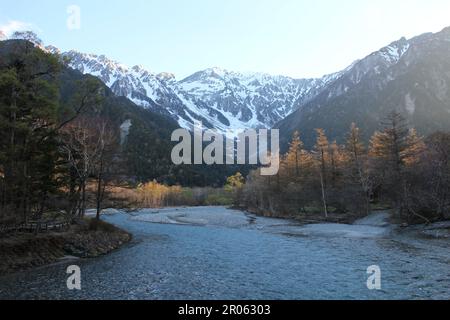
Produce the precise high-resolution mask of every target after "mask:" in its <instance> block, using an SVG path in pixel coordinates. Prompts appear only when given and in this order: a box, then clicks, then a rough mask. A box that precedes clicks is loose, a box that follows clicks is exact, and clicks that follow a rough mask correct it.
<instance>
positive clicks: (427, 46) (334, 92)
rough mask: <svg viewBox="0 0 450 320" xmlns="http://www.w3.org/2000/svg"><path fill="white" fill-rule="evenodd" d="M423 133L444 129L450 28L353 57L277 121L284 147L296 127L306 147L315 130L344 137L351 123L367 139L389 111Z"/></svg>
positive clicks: (449, 113)
mask: <svg viewBox="0 0 450 320" xmlns="http://www.w3.org/2000/svg"><path fill="white" fill-rule="evenodd" d="M393 110H396V111H397V112H400V113H401V114H402V115H403V116H404V117H405V118H406V119H407V120H408V122H409V124H410V125H411V126H413V127H415V128H416V129H418V131H419V132H420V133H421V134H423V135H427V134H430V133H432V132H434V131H437V130H444V131H448V129H449V128H450V28H446V29H444V30H443V31H441V32H439V33H435V34H433V33H427V34H423V35H421V36H418V37H415V38H412V39H410V40H407V39H405V38H402V39H400V40H399V41H396V42H393V43H391V44H390V45H389V46H387V47H385V48H382V49H381V50H379V51H376V52H374V53H372V54H371V55H369V56H367V57H366V58H364V59H362V60H360V61H357V62H356V63H354V64H353V65H352V66H351V67H349V68H348V69H347V70H345V71H344V72H343V73H341V75H340V77H339V78H338V79H336V80H335V81H333V82H331V83H329V84H328V86H327V87H326V88H325V89H323V90H322V91H321V92H320V93H319V94H318V95H316V96H315V97H314V98H313V99H311V100H310V101H308V102H307V103H306V104H304V105H303V106H301V108H298V109H297V111H295V112H294V113H293V114H291V115H289V116H288V117H286V118H285V119H283V120H282V121H280V122H279V123H278V124H277V125H276V126H275V127H277V128H280V130H281V137H282V140H283V141H282V142H283V144H284V146H286V144H287V142H288V141H289V139H290V137H291V136H292V133H293V132H294V131H300V132H301V134H302V136H303V140H304V141H305V144H306V146H308V147H312V146H313V145H314V141H315V133H314V129H315V128H324V129H325V130H326V132H327V134H328V136H329V137H330V138H331V139H333V140H334V139H336V140H338V142H344V141H345V135H346V132H347V131H348V130H349V128H350V125H351V123H352V122H355V123H357V124H358V126H360V127H361V129H362V132H363V134H364V136H365V138H366V140H368V138H369V137H370V136H371V135H372V134H373V132H374V131H376V130H377V129H378V128H379V123H380V122H381V121H382V120H383V118H384V117H385V116H386V115H387V114H388V113H389V112H391V111H393Z"/></svg>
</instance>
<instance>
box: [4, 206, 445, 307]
mask: <svg viewBox="0 0 450 320" xmlns="http://www.w3.org/2000/svg"><path fill="white" fill-rule="evenodd" d="M103 219H105V220H106V221H108V222H111V223H113V224H115V225H117V226H120V227H121V228H124V229H126V230H128V231H129V232H131V233H132V234H133V236H134V239H133V241H132V242H131V243H130V244H127V245H126V246H124V247H123V248H122V249H120V250H117V251H115V252H113V253H111V254H109V255H106V256H103V257H100V258H96V259H86V260H85V259H80V260H74V261H66V262H61V263H58V264H54V265H51V266H46V267H42V268H38V269H34V270H30V271H26V272H20V273H17V274H12V275H7V276H0V298H1V299H183V300H184V299H189V300H190V299H194V300H196V299H226V300H227V299H250V300H253V299H302V300H303V299H377V300H378V299H450V249H449V244H450V242H449V240H443V239H441V240H438V239H426V238H417V237H412V236H411V235H410V234H409V233H402V232H398V231H395V230H393V228H392V227H389V226H387V225H386V224H385V223H383V221H382V220H383V219H381V221H380V219H368V220H367V221H364V220H363V221H360V223H358V224H357V225H332V224H322V225H310V226H300V225H298V224H296V223H295V222H293V221H288V220H278V219H269V218H262V217H256V216H252V215H247V214H245V213H243V212H240V211H234V210H228V209H226V208H222V207H201V208H173V209H164V210H159V211H158V210H142V211H140V212H137V213H133V214H125V213H120V212H117V213H115V214H111V215H107V216H104V218H103ZM73 264H76V265H78V266H80V268H81V286H82V290H81V291H70V290H68V289H67V286H66V280H67V277H68V275H67V274H66V268H67V266H68V265H73ZM372 265H377V266H379V267H380V269H381V290H369V289H368V287H367V279H368V277H369V275H368V274H367V268H368V267H369V266H372Z"/></svg>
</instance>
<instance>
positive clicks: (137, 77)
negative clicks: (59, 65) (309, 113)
mask: <svg viewBox="0 0 450 320" xmlns="http://www.w3.org/2000/svg"><path fill="white" fill-rule="evenodd" d="M62 56H63V57H66V58H68V60H69V61H70V63H69V65H70V66H71V67H72V68H74V69H77V70H79V71H81V72H82V73H85V74H91V75H93V76H96V77H98V78H100V79H101V80H102V81H103V82H105V83H106V84H107V85H108V86H109V87H110V88H111V89H112V91H113V92H114V93H115V94H116V95H119V96H125V97H127V98H129V99H130V100H132V101H133V102H135V103H136V104H137V105H140V106H143V107H145V108H152V109H154V110H155V111H158V112H160V113H163V114H167V115H170V116H171V117H173V118H174V119H175V120H177V121H178V123H179V124H180V126H182V127H189V128H190V127H191V126H192V124H193V123H194V121H202V122H203V124H204V126H205V127H208V128H215V129H217V130H219V131H221V132H226V131H228V130H235V129H238V130H239V129H246V128H261V127H271V126H273V125H274V124H275V123H276V122H278V121H280V120H282V119H284V118H285V117H286V116H287V115H289V114H291V113H292V112H294V111H295V110H297V108H299V107H300V106H301V105H303V104H304V103H305V102H306V101H308V100H309V99H311V98H313V97H314V96H316V95H317V94H318V93H320V92H321V90H322V89H323V88H325V87H326V86H327V85H328V84H329V83H330V82H332V81H334V80H336V79H337V78H338V77H339V76H340V75H341V73H336V74H333V75H329V76H325V77H323V78H321V79H292V78H289V77H284V76H271V75H268V74H262V73H246V74H244V73H236V72H229V71H226V70H222V69H219V68H211V69H206V70H203V71H199V72H197V73H194V74H193V75H191V76H189V77H187V78H186V79H183V80H181V81H177V80H176V78H175V76H174V75H173V74H170V73H161V74H155V73H152V72H150V71H148V70H145V69H144V68H143V67H141V66H134V67H132V68H129V67H127V66H125V65H123V64H120V63H118V62H116V61H113V60H110V59H108V58H107V57H106V56H104V55H100V56H99V55H93V54H84V53H79V52H77V51H69V52H66V53H62Z"/></svg>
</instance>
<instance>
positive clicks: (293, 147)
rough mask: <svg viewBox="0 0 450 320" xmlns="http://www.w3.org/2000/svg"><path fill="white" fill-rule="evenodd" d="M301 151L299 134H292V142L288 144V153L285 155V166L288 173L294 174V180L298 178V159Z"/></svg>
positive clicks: (301, 144)
mask: <svg viewBox="0 0 450 320" xmlns="http://www.w3.org/2000/svg"><path fill="white" fill-rule="evenodd" d="M302 150H303V142H302V141H301V140H300V133H299V132H298V131H295V132H294V135H293V136H292V141H291V142H290V144H289V151H288V153H287V154H286V157H285V159H286V165H287V167H288V170H289V173H292V174H294V176H295V177H296V178H298V177H299V176H300V159H301V155H302Z"/></svg>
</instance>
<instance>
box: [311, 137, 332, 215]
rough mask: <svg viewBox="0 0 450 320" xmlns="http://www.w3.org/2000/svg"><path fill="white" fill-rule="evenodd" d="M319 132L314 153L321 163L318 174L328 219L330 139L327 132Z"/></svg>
mask: <svg viewBox="0 0 450 320" xmlns="http://www.w3.org/2000/svg"><path fill="white" fill-rule="evenodd" d="M316 132H317V140H316V145H315V146H314V153H315V155H316V159H317V161H318V163H319V165H318V172H319V178H320V188H321V192H322V202H323V208H324V211H325V217H327V218H328V205H327V194H326V189H327V180H326V179H327V161H328V158H329V147H330V146H329V142H328V138H327V136H326V135H325V131H324V130H323V129H316Z"/></svg>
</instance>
